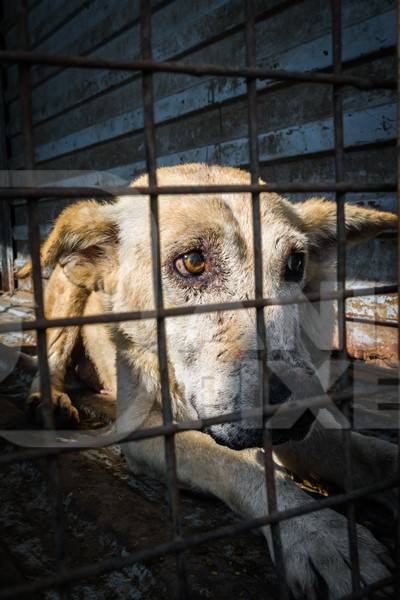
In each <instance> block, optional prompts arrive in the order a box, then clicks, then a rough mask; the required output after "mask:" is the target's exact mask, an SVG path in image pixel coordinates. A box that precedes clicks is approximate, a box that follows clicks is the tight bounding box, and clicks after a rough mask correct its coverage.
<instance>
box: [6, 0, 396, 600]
mask: <svg viewBox="0 0 400 600" xmlns="http://www.w3.org/2000/svg"><path fill="white" fill-rule="evenodd" d="M340 5H341V2H340V0H332V7H333V21H332V40H333V50H334V52H333V57H334V60H333V64H334V69H333V73H321V72H313V73H309V72H293V71H276V70H270V69H263V68H258V67H256V66H255V19H254V2H253V0H247V18H246V26H245V34H246V47H247V63H248V64H247V67H244V68H232V67H224V66H216V65H207V64H196V65H190V64H183V63H179V62H174V61H169V62H160V61H155V60H152V58H151V11H150V8H149V3H148V2H146V0H141V14H140V22H141V34H142V37H141V42H142V51H143V59H142V60H137V61H129V60H126V61H121V60H107V59H99V58H93V57H77V56H63V55H51V54H40V53H31V52H29V51H28V46H29V40H28V28H27V1H26V0H21V6H22V10H21V14H20V25H21V28H22V32H23V43H22V46H21V50H19V51H13V52H10V51H0V64H9V63H14V64H18V65H19V67H20V74H21V87H20V90H21V102H22V104H21V106H22V114H23V123H24V134H25V158H26V161H25V168H28V169H30V170H31V169H33V168H34V166H35V164H34V163H35V161H34V141H33V123H32V109H31V83H30V67H31V66H32V65H36V64H44V65H59V66H63V67H78V68H89V69H117V70H124V71H132V70H135V71H140V72H141V73H142V79H143V106H144V115H145V127H144V131H145V140H146V155H147V171H148V175H149V185H148V186H140V187H135V188H130V187H123V188H121V187H110V188H108V189H106V190H104V189H99V188H93V187H91V188H89V187H57V186H52V187H46V186H41V187H39V186H34V185H33V184H32V185H29V186H21V187H15V186H14V187H10V188H7V187H0V199H2V200H4V201H10V200H12V199H14V198H26V199H27V200H28V215H29V234H30V235H29V237H30V244H31V247H30V251H31V258H32V263H33V281H34V296H35V304H36V314H35V319H33V320H31V321H26V322H24V323H23V324H22V330H24V331H26V330H35V331H36V332H37V336H38V354H39V366H40V376H41V385H42V390H41V391H42V395H43V398H46V399H47V402H48V407H49V410H48V412H47V415H48V416H47V419H48V423H47V424H48V425H52V423H51V416H52V415H51V397H50V394H51V390H50V378H49V369H48V362H47V348H46V330H47V329H48V328H50V327H61V326H70V325H82V324H95V323H112V322H117V321H127V320H139V319H155V320H156V324H157V341H158V359H159V367H160V383H161V395H162V400H163V402H162V404H163V417H164V419H163V425H162V426H159V427H153V428H147V429H142V430H139V431H134V432H133V433H131V434H129V435H128V436H125V437H123V438H122V439H119V440H118V443H120V444H124V443H127V442H128V441H132V440H138V439H145V438H151V437H155V436H160V435H163V436H164V437H165V444H166V458H167V465H168V474H169V482H170V483H169V492H170V504H171V513H172V524H173V530H174V531H173V533H174V537H173V539H172V541H170V542H167V543H165V544H160V545H158V546H153V547H150V548H145V549H143V550H140V551H138V552H135V553H133V554H130V555H129V556H126V557H121V558H118V559H117V558H116V559H109V560H106V561H100V562H98V563H95V564H92V565H87V566H83V567H80V568H74V569H69V570H67V569H64V568H63V567H64V565H63V562H62V559H63V552H64V537H63V529H62V513H61V508H62V503H61V490H60V481H59V478H58V469H57V462H56V461H57V458H58V456H59V455H61V454H63V453H65V452H71V451H79V450H80V448H77V447H74V448H72V447H68V448H58V449H54V448H53V449H51V448H44V449H42V448H39V449H29V450H20V451H14V452H12V453H11V454H8V455H2V456H0V465H3V466H4V465H7V464H12V463H13V462H17V461H20V460H34V459H39V458H43V457H47V460H48V461H49V462H48V464H49V474H50V477H51V480H52V482H51V483H52V489H53V491H54V492H55V498H54V506H55V509H56V511H55V513H56V517H57V518H56V554H57V557H58V559H59V560H58V562H59V564H58V568H59V571H58V572H57V573H55V574H54V575H52V576H50V577H46V578H43V579H40V580H38V581H36V582H30V583H29V584H24V585H19V586H14V587H10V588H7V589H5V590H2V591H1V592H0V598H15V597H20V596H21V595H26V594H27V595H32V593H34V592H37V591H43V590H47V589H50V588H54V587H56V588H57V589H58V590H59V591H60V592H61V593H62V592H63V591H65V589H67V588H66V586H68V584H70V583H73V582H76V581H79V580H81V579H83V578H86V577H89V576H93V575H100V574H102V573H106V572H108V571H112V570H115V569H119V568H122V567H124V566H127V565H130V564H133V563H134V562H136V561H139V560H145V559H146V558H151V557H156V556H160V555H163V554H171V553H173V554H175V555H176V556H177V558H178V564H177V567H178V582H179V584H181V587H180V595H181V597H184V596H185V594H186V585H185V573H184V565H183V563H182V559H181V556H182V552H183V551H184V550H185V549H186V548H190V547H192V546H196V545H198V544H203V543H207V542H210V541H212V540H216V539H219V538H221V537H226V536H229V535H235V534H237V533H240V532H242V531H247V530H249V529H253V528H259V527H261V526H266V525H269V526H271V529H272V531H273V532H274V535H273V537H274V544H275V554H276V558H277V566H278V568H282V572H283V569H284V562H283V559H282V556H280V541H279V531H278V525H279V523H280V522H281V521H284V520H287V519H291V518H294V517H296V516H299V515H305V514H308V513H311V512H315V511H319V510H323V509H325V508H330V507H335V506H339V505H341V504H349V503H352V502H354V501H355V500H356V499H359V498H364V497H365V496H367V495H369V494H374V493H377V492H378V491H383V490H386V489H389V488H392V487H397V488H398V487H399V485H400V467H399V473H398V477H396V479H394V480H385V481H382V482H380V483H379V484H376V485H373V486H368V487H365V488H361V489H357V490H354V489H352V488H351V486H349V488H348V489H346V491H345V493H343V494H337V495H335V496H330V497H328V498H326V499H323V500H319V501H316V502H310V503H308V504H307V505H306V506H305V505H302V506H297V507H295V508H293V509H288V510H284V511H280V512H279V511H278V510H277V503H276V495H275V491H274V485H273V484H274V469H273V462H272V455H271V440H270V438H269V436H268V434H267V435H266V439H265V442H266V443H265V449H266V456H267V463H266V481H267V493H268V499H269V509H270V511H271V509H272V511H271V512H270V514H267V515H264V516H261V517H259V518H256V519H250V520H245V521H242V522H240V523H237V524H234V525H229V526H226V527H220V528H218V529H214V530H211V531H207V532H205V533H200V534H194V535H189V536H183V535H182V531H181V523H180V506H179V494H178V485H177V477H176V457H175V451H174V436H175V435H179V433H180V432H182V431H187V430H190V429H198V430H201V429H203V428H205V427H208V426H210V425H212V424H216V423H225V422H235V421H239V420H241V419H243V418H251V417H254V416H258V414H259V413H258V412H257V415H256V414H255V413H254V411H251V410H250V411H240V412H238V413H231V414H225V415H221V416H219V417H213V418H209V419H202V420H198V421H192V422H183V423H175V422H174V420H173V414H172V410H171V401H170V392H169V385H168V370H167V349H166V336H165V319H166V318H168V317H176V316H179V315H189V314H193V313H204V312H215V311H224V310H239V309H246V308H247V309H249V308H254V309H256V314H257V332H258V334H259V339H260V340H261V342H262V343H261V344H260V348H259V350H260V358H266V343H267V341H268V340H266V339H265V328H264V325H263V317H262V315H263V310H264V308H265V307H266V306H273V305H285V304H291V303H303V302H308V301H310V302H313V301H318V300H321V299H322V300H324V299H326V300H328V299H332V300H334V299H336V300H337V301H338V321H339V328H340V333H339V338H340V341H341V344H340V345H339V347H340V348H342V350H343V351H345V349H346V321H355V322H357V321H358V320H360V319H357V318H352V317H350V318H349V317H347V318H346V315H345V300H346V298H351V297H362V296H366V295H374V294H383V293H384V294H389V293H397V295H398V299H399V305H400V271H399V281H398V283H397V285H393V286H380V287H376V288H375V287H372V288H363V289H358V290H349V289H346V287H345V259H346V253H345V247H344V243H345V228H344V202H343V200H344V199H343V193H344V192H349V191H394V190H395V189H397V186H395V185H392V184H364V183H362V182H360V183H357V182H352V183H347V182H344V181H343V123H342V114H341V113H342V106H341V105H342V99H341V88H342V86H344V85H351V86H355V87H357V88H359V89H372V88H376V87H380V88H383V89H396V88H397V82H396V80H394V79H379V78H360V77H353V76H348V75H343V72H342V63H341V23H340ZM399 18H400V17H399ZM398 52H399V48H398ZM156 72H168V73H184V74H189V75H193V76H203V75H215V76H225V77H242V78H245V79H246V80H247V86H248V109H249V149H250V163H251V184H249V185H233V186H225V185H224V186H222V185H221V186H210V185H208V186H158V184H157V175H156V149H155V135H154V117H153V94H152V74H153V73H156ZM266 78H268V79H272V80H277V81H292V82H295V81H298V82H309V83H326V84H330V85H333V86H334V130H335V142H336V143H335V166H336V182H335V183H332V184H287V185H281V184H278V183H272V184H269V185H265V184H259V182H258V177H259V162H258V135H257V117H256V112H257V90H256V79H266ZM399 165H400V163H399ZM398 177H400V171H399V172H398ZM223 191H229V192H232V193H235V192H236V193H240V192H249V193H251V194H252V208H253V217H254V218H253V239H254V250H255V298H254V299H253V300H246V301H243V302H227V303H221V304H209V305H201V306H189V307H188V306H182V307H177V308H172V309H165V308H164V307H163V300H162V286H161V283H162V282H161V270H160V239H159V226H158V195H161V194H170V195H179V194H182V193H186V194H189V193H190V194H197V193H221V192H223ZM267 191H275V192H311V191H314V192H325V191H335V192H336V193H337V207H338V214H337V216H338V218H337V227H338V284H339V289H338V290H337V292H334V293H330V294H311V295H309V296H308V297H307V298H306V297H302V296H301V297H293V298H264V297H263V293H262V260H261V255H260V252H259V251H260V249H261V229H260V219H259V214H260V213H259V203H260V197H259V195H260V193H262V192H267ZM137 194H141V195H143V194H145V195H148V196H150V207H151V217H152V221H151V232H152V254H153V284H154V298H155V309H154V310H149V311H131V312H124V313H115V314H103V315H95V316H88V317H76V318H63V319H46V318H45V314H44V303H43V289H42V281H41V268H40V248H39V244H40V242H39V240H40V237H39V224H38V219H37V202H36V201H37V200H39V199H40V198H43V197H47V198H49V197H50V198H74V197H80V198H81V197H88V196H91V197H97V198H101V197H110V198H112V197H114V196H121V195H125V196H133V197H134V196H135V195H137ZM398 202H399V212H400V194H399V196H398ZM398 234H399V237H400V225H399V230H398ZM399 252H400V247H399ZM399 265H400V254H399ZM399 319H400V314H399ZM360 321H363V320H362V319H361V320H360ZM370 322H371V323H376V324H380V323H379V321H378V320H375V321H372V320H371V321H370ZM15 328H16V326H15V323H3V324H1V325H0V333H2V332H7V331H13V330H15ZM20 328H21V327H18V329H20ZM399 349H400V334H399ZM265 363H266V361H265V360H263V361H262V364H263V365H264V366H263V371H262V373H261V374H260V375H261V378H262V386H261V388H262V396H263V397H262V407H263V420H265V419H266V418H267V417H270V416H272V415H273V414H274V413H275V411H276V410H277V409H278V406H273V405H270V404H269V403H268V391H269V390H268V368H267V365H266V364H265ZM352 399H353V398H352V393H351V392H350V393H348V392H340V391H339V392H335V393H332V394H331V396H330V398H329V399H328V400H327V399H326V397H323V398H314V399H312V400H308V401H302V406H304V407H305V408H309V407H314V408H315V407H323V406H327V403H329V402H330V401H333V402H335V403H337V404H338V405H339V406H346V405H347V404H348V403H351V402H352ZM297 409H298V407H297V406H296V404H293V405H292V406H287V407H283V408H282V407H279V410H280V411H282V410H283V411H285V410H287V411H288V412H290V411H296V410H297ZM345 411H346V409H345ZM348 442H349V440H348V439H347V442H346V443H347V444H348ZM111 443H115V440H114V439H113V440H104V439H103V440H102V442H101V445H102V446H106V445H109V444H111ZM93 445H95V444H93ZM399 448H400V446H399ZM399 454H400V452H399ZM348 457H349V459H350V453H348ZM348 462H349V461H348ZM349 539H350V545H351V548H352V555H353V569H352V576H353V592H352V593H351V594H349V595H348V596H346V598H347V599H348V600H350V599H354V600H355V599H356V598H364V597H367V596H369V595H370V594H371V593H372V592H374V591H376V590H380V589H383V588H384V587H386V586H387V585H389V584H393V583H394V582H395V580H396V578H395V577H389V578H385V579H384V580H382V581H379V582H376V583H374V584H372V585H369V586H364V587H363V588H361V589H360V588H359V569H358V560H357V555H356V554H357V549H356V545H355V542H356V539H355V522H354V514H353V513H352V511H351V504H350V513H349ZM399 541H400V525H399ZM399 560H400V544H399ZM397 583H398V585H399V588H400V579H399V577H397ZM281 597H282V598H285V597H287V588H286V587H285V586H282V588H281Z"/></svg>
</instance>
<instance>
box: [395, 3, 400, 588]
mask: <svg viewBox="0 0 400 600" xmlns="http://www.w3.org/2000/svg"><path fill="white" fill-rule="evenodd" d="M396 4H397V215H398V223H397V322H398V330H397V335H398V337H397V371H398V381H400V0H397V3H396ZM397 426H399V421H397ZM397 443H398V452H397V476H398V477H399V476H400V428H398V431H397ZM396 567H397V568H396V571H395V573H396V580H395V591H396V597H397V598H400V486H398V487H397V535H396Z"/></svg>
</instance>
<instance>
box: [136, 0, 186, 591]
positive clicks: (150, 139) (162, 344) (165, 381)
mask: <svg viewBox="0 0 400 600" xmlns="http://www.w3.org/2000/svg"><path fill="white" fill-rule="evenodd" d="M140 31H141V49H142V57H143V58H144V59H151V57H152V47H151V3H150V2H148V0H141V1H140ZM142 90H143V110H144V136H145V145H146V163H147V172H148V177H149V185H154V186H156V185H157V164H156V141H155V126H154V100H153V74H152V73H143V74H142ZM150 218H151V250H152V264H153V294H154V303H155V308H156V310H157V311H159V310H161V309H162V308H163V290H162V273H161V253H160V228H159V210H158V195H157V194H152V195H150ZM157 349H158V365H159V372H160V386H161V401H162V413H163V422H164V425H169V424H170V423H172V422H173V420H174V416H173V412H172V406H171V397H170V389H169V377H168V356H167V343H166V334H165V319H164V317H161V316H159V317H157ZM164 440H165V459H166V468H167V483H168V496H169V505H170V511H171V519H172V530H173V535H174V538H175V539H179V538H181V536H182V519H181V501H180V494H179V485H178V477H177V471H176V453H175V440H174V435H173V434H170V435H165V436H164ZM176 564H177V575H178V597H179V598H186V597H187V595H188V593H187V578H186V569H185V563H184V556H183V553H182V552H177V553H176Z"/></svg>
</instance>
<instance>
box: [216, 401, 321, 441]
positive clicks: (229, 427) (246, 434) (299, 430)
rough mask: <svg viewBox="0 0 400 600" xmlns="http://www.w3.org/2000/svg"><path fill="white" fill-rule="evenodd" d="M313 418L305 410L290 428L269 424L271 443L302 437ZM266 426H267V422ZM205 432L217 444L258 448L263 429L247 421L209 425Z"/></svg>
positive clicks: (308, 429) (297, 439)
mask: <svg viewBox="0 0 400 600" xmlns="http://www.w3.org/2000/svg"><path fill="white" fill-rule="evenodd" d="M315 418H316V415H315V414H313V413H312V412H311V411H309V410H306V411H305V412H304V413H303V414H302V415H301V416H300V417H299V418H298V419H297V421H296V422H295V423H294V424H293V425H292V426H291V427H290V428H285V429H282V428H279V427H274V426H273V425H272V424H271V426H270V428H269V431H270V432H271V435H272V443H273V444H274V445H275V446H276V445H278V444H284V443H285V442H289V441H300V440H302V439H304V438H305V437H306V435H307V434H308V432H309V431H310V428H311V426H312V424H313V423H314V421H315ZM266 426H267V427H268V422H267V423H266ZM205 432H206V433H208V434H209V435H211V436H212V437H213V438H214V440H215V441H216V442H218V444H222V445H223V446H228V447H229V448H232V450H244V449H245V448H257V447H258V448H260V447H262V446H263V443H264V439H263V438H264V429H263V428H262V427H251V425H249V424H247V423H224V424H222V425H211V426H210V427H207V428H206V429H205Z"/></svg>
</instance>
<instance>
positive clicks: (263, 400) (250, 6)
mask: <svg viewBox="0 0 400 600" xmlns="http://www.w3.org/2000/svg"><path fill="white" fill-rule="evenodd" d="M245 40H246V55H247V56H246V57H247V65H248V67H253V66H254V65H255V63H256V33H255V5H254V0H246V28H245ZM247 112H248V139H249V142H248V145H249V158H250V175H251V183H252V184H257V183H258V182H259V179H260V165H259V147H258V117H257V80H256V79H254V78H250V77H249V78H248V79H247ZM251 200H252V227H253V253H254V297H255V300H256V301H257V300H259V299H261V298H262V297H263V279H264V275H263V260H262V234H261V207H260V193H259V192H252V194H251ZM264 308H265V307H263V306H258V307H257V308H256V332H257V359H258V367H259V368H258V371H259V372H258V377H259V390H260V392H259V396H260V397H259V400H258V405H259V406H261V407H262V426H263V430H264V431H263V447H264V453H265V458H264V472H265V485H266V492H267V510H268V512H275V511H276V510H277V508H278V500H277V493H276V485H275V466H274V458H273V455H272V432H271V430H270V429H268V428H267V427H266V417H265V412H264V408H266V407H267V406H268V405H269V379H270V372H269V369H268V365H267V343H268V340H267V336H266V331H265V322H264ZM271 538H272V545H273V549H274V557H275V562H276V568H277V570H278V573H279V593H280V598H281V599H282V600H287V599H288V598H289V593H288V587H287V583H286V569H285V562H284V557H283V548H282V539H281V534H280V526H279V523H271Z"/></svg>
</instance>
